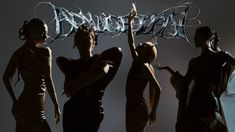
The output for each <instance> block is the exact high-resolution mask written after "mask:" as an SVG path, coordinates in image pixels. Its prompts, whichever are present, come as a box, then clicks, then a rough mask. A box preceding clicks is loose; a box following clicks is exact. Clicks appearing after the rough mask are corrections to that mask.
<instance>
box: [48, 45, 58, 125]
mask: <svg viewBox="0 0 235 132" xmlns="http://www.w3.org/2000/svg"><path fill="white" fill-rule="evenodd" d="M47 52H48V59H47V62H46V63H45V64H44V66H45V68H44V69H45V71H44V77H45V82H46V87H47V90H48V93H49V95H50V97H51V100H52V102H53V104H54V107H55V118H56V122H57V123H58V122H59V121H60V117H61V113H60V109H59V103H58V99H57V94H56V90H55V86H54V82H53V79H52V65H51V50H50V49H49V48H48V49H47Z"/></svg>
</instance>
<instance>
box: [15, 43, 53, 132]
mask: <svg viewBox="0 0 235 132" xmlns="http://www.w3.org/2000/svg"><path fill="white" fill-rule="evenodd" d="M49 52H50V51H49V50H48V49H46V48H37V47H30V46H28V45H27V44H25V45H24V46H22V47H21V48H20V49H19V50H17V51H16V52H15V54H14V56H17V57H19V59H18V60H17V61H16V62H15V64H16V66H17V68H18V71H19V74H20V75H21V77H22V79H23V81H24V89H23V92H22V93H21V95H20V97H19V99H18V100H17V102H16V104H14V106H13V114H14V116H15V118H16V132H40V131H43V132H50V131H51V130H50V128H49V125H48V123H47V121H46V117H45V115H44V103H45V91H46V85H45V81H44V74H43V72H44V69H43V65H46V64H48V63H50V62H49V59H50V56H49V54H50V53H49Z"/></svg>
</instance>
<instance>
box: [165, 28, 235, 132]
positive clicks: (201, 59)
mask: <svg viewBox="0 0 235 132" xmlns="http://www.w3.org/2000/svg"><path fill="white" fill-rule="evenodd" d="M194 41H195V45H196V47H198V48H200V49H201V55H200V56H198V57H196V58H193V59H191V60H190V62H189V66H188V71H187V73H186V75H185V76H182V75H181V74H180V73H179V72H174V71H173V70H171V69H170V68H169V67H168V70H170V71H171V73H172V75H173V76H172V78H171V82H172V84H173V85H174V86H175V88H176V91H177V97H178V99H179V109H178V119H177V124H176V131H177V132H226V126H225V124H224V122H223V119H222V118H221V115H220V109H221V108H220V105H219V103H218V99H219V97H220V95H221V94H222V93H223V92H224V88H223V87H224V86H221V84H222V85H224V84H223V83H226V82H227V81H226V79H225V78H224V77H226V76H225V74H224V72H226V71H225V70H226V69H225V66H226V65H235V59H234V58H233V57H231V55H229V54H228V53H227V52H223V51H221V50H220V49H219V47H218V46H217V42H218V36H217V34H216V33H213V32H212V30H211V28H210V27H208V26H205V27H199V28H198V29H197V30H196V32H195V36H194ZM165 68H166V67H165ZM162 69H164V68H162ZM224 69H225V70H224ZM223 81H224V82H223ZM191 84H192V88H190V85H191Z"/></svg>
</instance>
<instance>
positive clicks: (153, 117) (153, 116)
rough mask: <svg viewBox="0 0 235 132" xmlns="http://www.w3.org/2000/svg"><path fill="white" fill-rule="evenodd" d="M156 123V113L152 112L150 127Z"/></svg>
mask: <svg viewBox="0 0 235 132" xmlns="http://www.w3.org/2000/svg"><path fill="white" fill-rule="evenodd" d="M155 121H156V112H153V111H152V112H150V114H149V125H151V124H152V123H154V122H155Z"/></svg>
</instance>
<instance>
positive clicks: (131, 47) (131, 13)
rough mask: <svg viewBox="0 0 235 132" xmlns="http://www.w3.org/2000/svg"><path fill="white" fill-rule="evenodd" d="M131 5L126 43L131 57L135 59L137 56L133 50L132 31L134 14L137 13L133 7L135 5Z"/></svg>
mask: <svg viewBox="0 0 235 132" xmlns="http://www.w3.org/2000/svg"><path fill="white" fill-rule="evenodd" d="M132 5H133V8H132V10H131V12H130V14H129V16H128V43H129V47H130V50H131V55H132V59H133V60H136V58H137V52H136V51H135V41H134V33H133V20H134V18H135V16H136V15H137V10H136V8H135V5H134V4H132Z"/></svg>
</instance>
